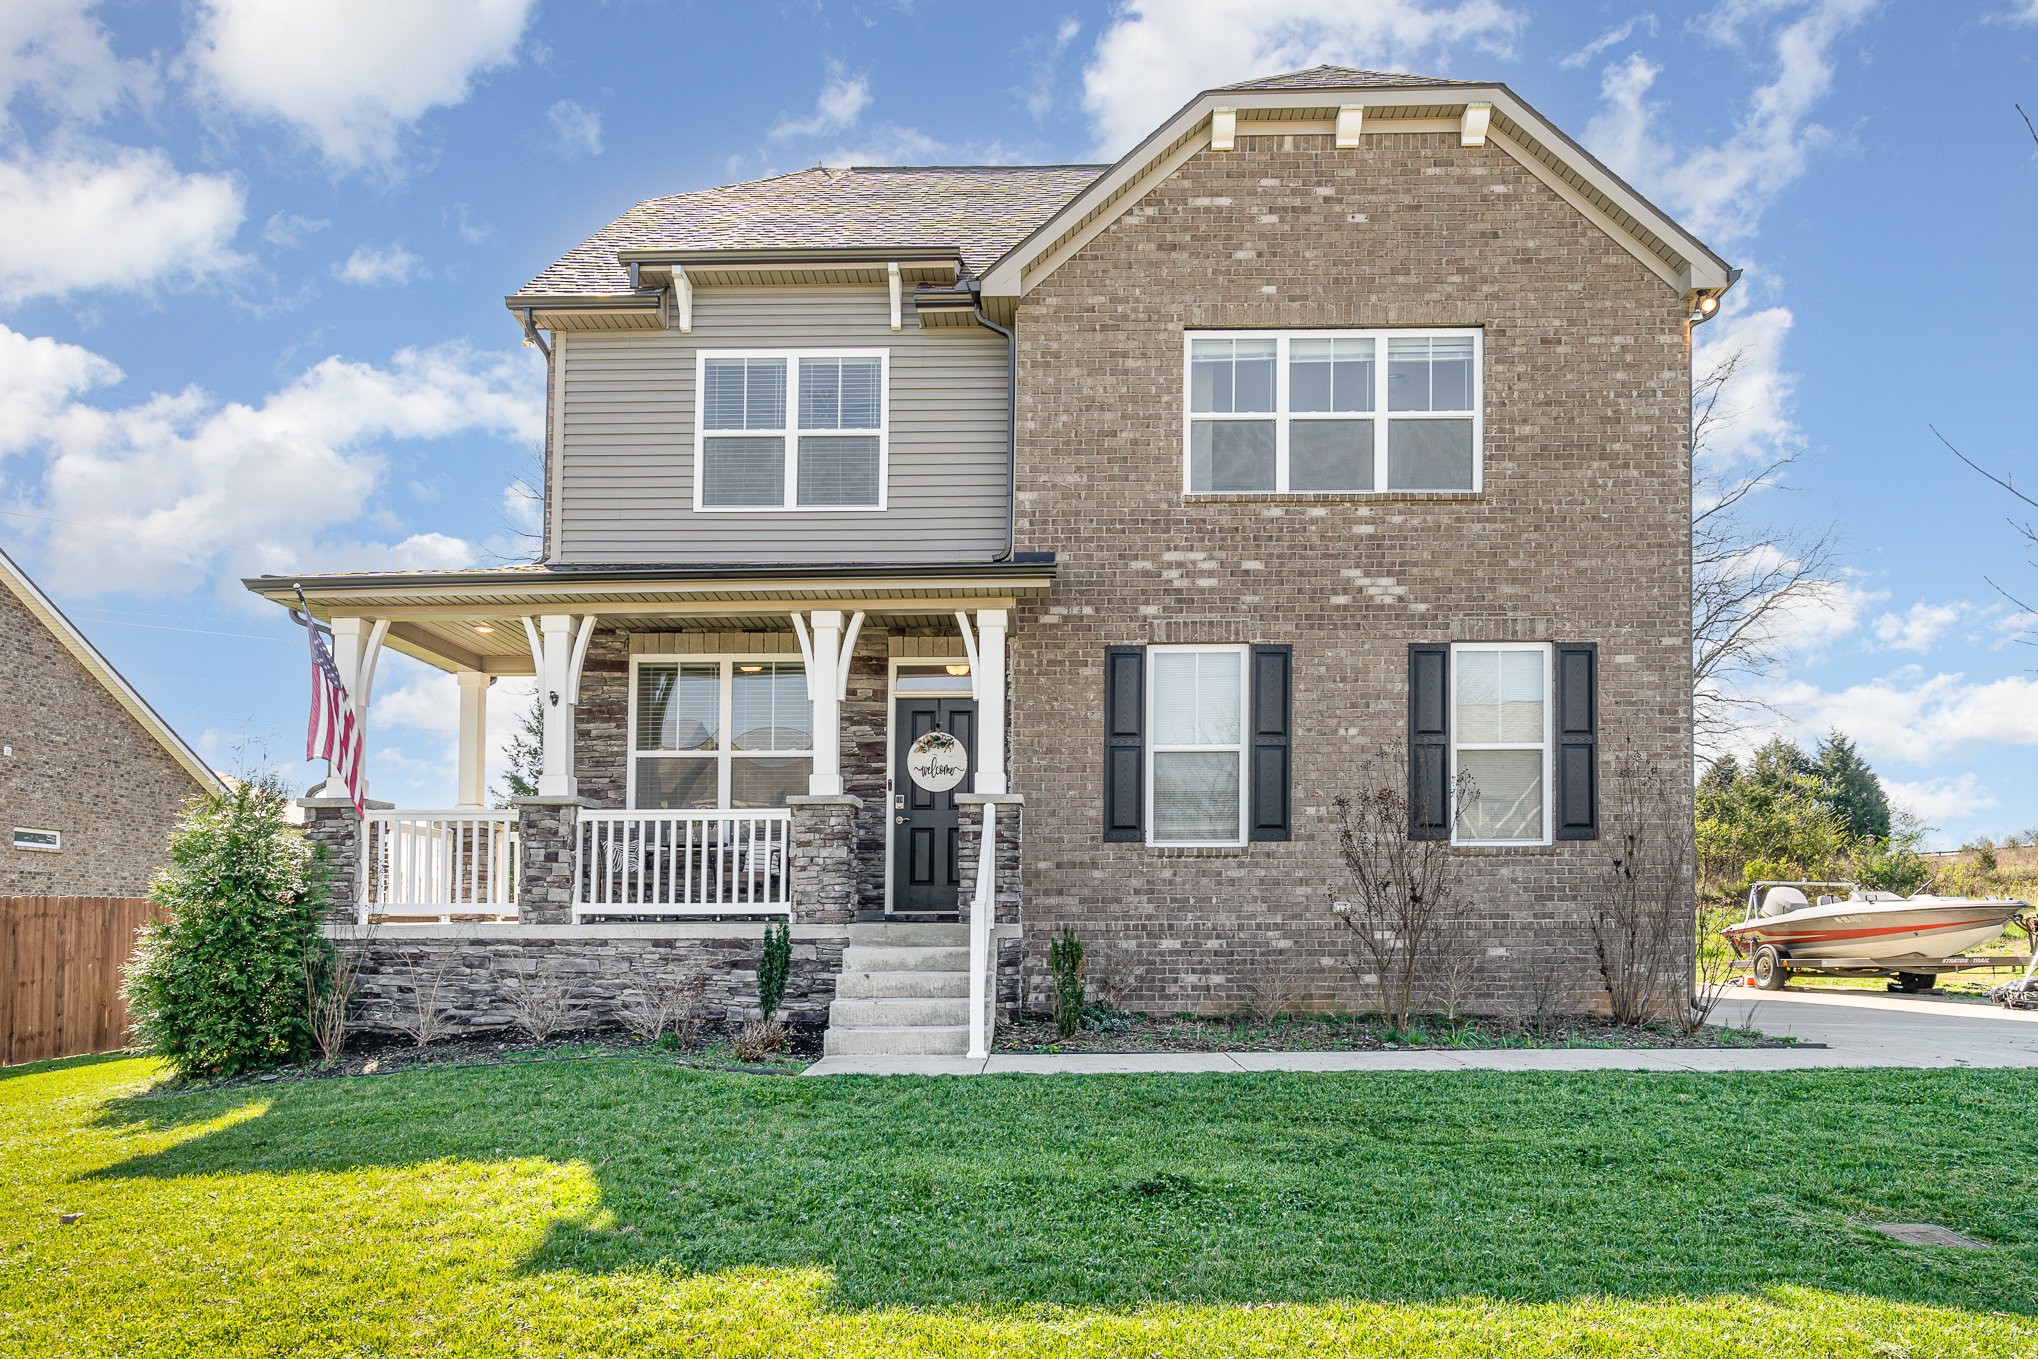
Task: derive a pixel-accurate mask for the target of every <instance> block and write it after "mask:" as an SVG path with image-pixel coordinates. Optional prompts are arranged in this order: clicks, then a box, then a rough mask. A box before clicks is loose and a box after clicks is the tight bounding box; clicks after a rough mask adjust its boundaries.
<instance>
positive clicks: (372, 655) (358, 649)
mask: <svg viewBox="0 0 2038 1359" xmlns="http://www.w3.org/2000/svg"><path fill="white" fill-rule="evenodd" d="M332 630H333V636H332V651H333V665H334V666H335V667H337V668H338V670H339V672H340V687H341V688H343V689H345V690H346V691H347V705H348V706H349V707H350V708H352V709H353V710H354V730H356V731H358V732H360V733H361V756H362V758H361V796H362V797H363V798H364V799H365V798H366V797H367V796H368V759H367V752H368V699H369V697H370V695H371V694H372V692H373V691H374V688H375V662H376V661H377V660H379V659H380V658H381V655H382V639H383V637H384V636H386V635H387V634H388V632H389V620H388V619H386V618H361V617H341V618H335V619H333V621H332ZM347 795H348V794H347V786H346V785H345V784H344V783H340V782H337V781H335V780H333V779H330V778H328V779H327V780H326V783H325V787H324V788H323V789H321V790H320V796H322V797H346V796H347Z"/></svg>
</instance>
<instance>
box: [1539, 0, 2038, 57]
mask: <svg viewBox="0 0 2038 1359" xmlns="http://www.w3.org/2000/svg"><path fill="white" fill-rule="evenodd" d="M2034 3H2038V0H2034ZM1638 28H1639V29H1645V30H1646V31H1647V32H1648V35H1649V36H1650V37H1652V38H1653V37H1655V36H1656V16H1655V15H1653V14H1637V15H1635V16H1634V17H1633V18H1631V19H1629V20H1628V21H1627V22H1626V23H1624V24H1622V25H1620V26H1619V27H1618V28H1609V29H1608V30H1607V31H1606V32H1604V33H1602V34H1600V35H1599V36H1598V37H1596V38H1594V39H1593V40H1592V41H1591V42H1589V43H1586V44H1585V46H1583V47H1581V48H1579V49H1578V50H1577V51H1575V52H1572V53H1570V54H1569V55H1568V56H1565V57H1564V58H1562V59H1561V60H1559V61H1558V62H1557V65H1558V66H1559V67H1560V68H1562V69H1563V70H1566V71H1575V70H1577V69H1578V68H1579V67H1580V66H1583V65H1585V64H1586V63H1588V62H1590V61H1591V60H1592V59H1593V58H1594V57H1597V56H1599V55H1600V54H1601V53H1602V52H1604V51H1606V50H1607V49H1608V48H1610V47H1618V46H1620V45H1621V44H1622V43H1624V42H1626V41H1627V40H1628V39H1629V38H1631V37H1633V36H1634V34H1635V30H1636V29H1638Z"/></svg>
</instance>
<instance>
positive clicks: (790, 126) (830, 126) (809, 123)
mask: <svg viewBox="0 0 2038 1359" xmlns="http://www.w3.org/2000/svg"><path fill="white" fill-rule="evenodd" d="M868 107H870V81H869V80H868V79H866V78H865V77H863V76H860V75H859V76H852V75H850V74H848V73H847V72H845V71H844V70H843V69H842V63H841V62H839V61H830V62H829V63H828V78H827V80H826V81H825V82H823V83H822V85H821V93H820V95H819V97H817V98H816V99H815V100H814V111H813V112H812V113H811V114H809V115H808V116H806V117H804V118H794V117H792V116H791V115H790V114H786V115H781V116H780V118H779V120H778V121H777V122H776V123H774V124H773V125H772V128H771V132H770V133H769V134H768V135H769V136H770V138H771V140H773V141H775V142H782V141H790V140H793V139H794V138H798V137H815V136H820V135H821V134H823V133H834V132H844V131H847V130H848V129H849V128H852V127H855V126H856V124H857V120H858V119H860V118H861V117H862V116H863V111H864V110H865V109H866V108H868Z"/></svg>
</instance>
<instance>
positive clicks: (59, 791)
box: [0, 552, 220, 897]
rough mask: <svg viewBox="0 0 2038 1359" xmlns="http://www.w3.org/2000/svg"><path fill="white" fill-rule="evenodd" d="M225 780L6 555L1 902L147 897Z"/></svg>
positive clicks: (1, 563)
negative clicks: (204, 796) (196, 814)
mask: <svg viewBox="0 0 2038 1359" xmlns="http://www.w3.org/2000/svg"><path fill="white" fill-rule="evenodd" d="M219 787H220V782H219V778H218V776H217V775H215V774H214V773H213V772H212V771H211V770H210V769H208V768H207V767H206V765H205V762H204V761H202V760H200V759H199V758H198V756H197V755H196V754H195V753H194V752H193V751H192V749H191V747H190V746H188V745H186V744H185V743H184V741H183V739H182V738H181V737H179V736H178V735H177V733H176V732H174V731H172V730H170V727H169V725H168V724H167V723H165V722H164V721H163V719H162V718H160V717H158V716H157V715H156V712H155V710H154V709H153V708H151V707H149V705H148V703H147V702H146V701H145V700H144V699H143V698H142V696H141V695H140V694H138V693H136V692H135V690H134V687H133V686H132V685H130V684H129V683H128V682H127V681H126V680H125V679H123V678H121V676H120V673H119V672H118V671H116V670H115V669H114V668H113V667H112V665H110V664H109V663H108V662H107V660H106V658H105V657H104V656H102V655H100V654H99V652H98V650H97V649H95V648H94V647H93V645H92V644H91V643H90V642H88V641H86V640H85V636H84V634H83V633H81V632H79V631H78V629H77V628H76V627H75V626H73V625H72V623H71V620H70V619H68V618H66V617H64V615H63V614H62V612H60V611H59V610H58V609H57V607H56V605H54V604H52V603H51V602H50V600H49V597H48V596H47V595H45V594H43V592H42V591H41V590H40V589H38V588H37V587H36V584H35V582H34V581H32V580H30V579H29V578H28V576H27V575H26V573H24V572H23V571H22V570H21V568H20V567H19V566H17V565H16V564H15V563H14V561H13V559H12V558H10V557H8V556H7V554H6V553H4V552H0V829H4V830H5V832H6V835H7V839H6V840H5V841H4V842H0V896H109V897H140V896H146V895H148V890H149V882H150V879H152V878H153V877H154V876H155V873H156V870H157V869H158V868H160V867H162V865H163V864H164V863H165V862H166V861H167V859H168V857H169V855H168V843H169V838H170V832H171V830H172V829H173V828H174V827H175V826H176V824H177V820H178V817H179V815H180V814H181V812H182V811H183V807H184V804H185V802H186V801H188V800H189V799H190V798H191V796H192V795H193V794H195V793H199V792H216V791H218V789H219Z"/></svg>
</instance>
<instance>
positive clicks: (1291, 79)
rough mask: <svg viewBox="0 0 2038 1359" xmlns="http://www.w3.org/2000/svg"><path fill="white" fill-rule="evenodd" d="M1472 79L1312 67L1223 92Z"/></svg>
mask: <svg viewBox="0 0 2038 1359" xmlns="http://www.w3.org/2000/svg"><path fill="white" fill-rule="evenodd" d="M1471 83H1472V82H1471V81H1469V80H1443V79H1439V78H1438V77H1436V76H1419V75H1403V74H1402V73H1401V72H1399V71H1361V70H1359V69H1358V68H1357V67H1356V66H1312V67H1310V68H1309V69H1308V70H1306V71H1289V72H1287V73H1286V74H1283V75H1270V76H1260V77H1259V78H1258V79H1256V80H1241V81H1239V82H1238V83H1237V84H1236V85H1220V86H1218V88H1219V89H1223V90H1377V89H1392V88H1398V87H1405V86H1409V85H1469V84H1471Z"/></svg>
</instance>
